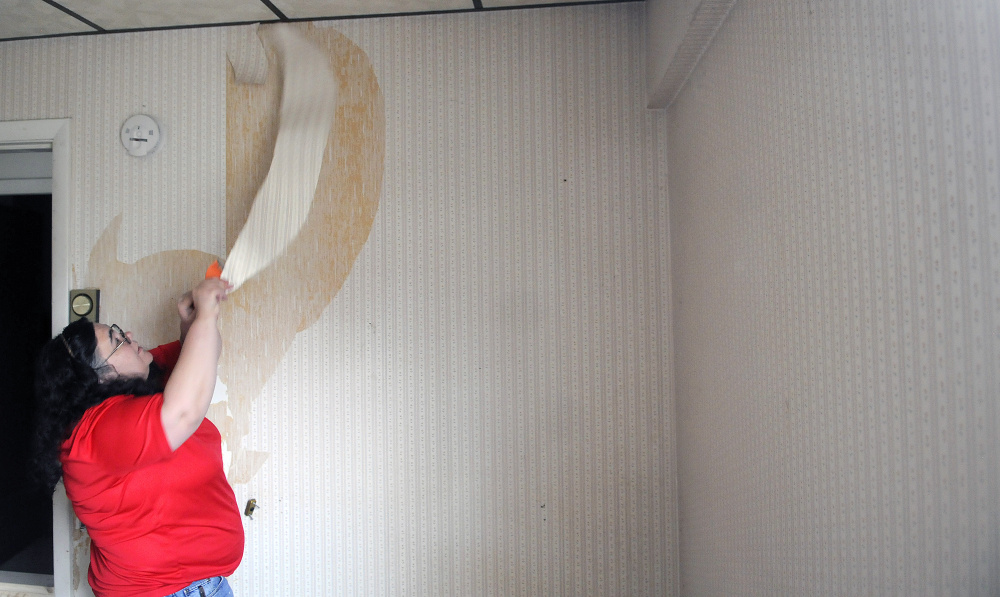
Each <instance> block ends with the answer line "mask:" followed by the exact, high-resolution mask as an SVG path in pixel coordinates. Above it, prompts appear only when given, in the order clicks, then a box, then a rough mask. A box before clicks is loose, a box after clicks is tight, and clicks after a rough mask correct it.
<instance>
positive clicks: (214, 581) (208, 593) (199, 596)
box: [166, 576, 233, 597]
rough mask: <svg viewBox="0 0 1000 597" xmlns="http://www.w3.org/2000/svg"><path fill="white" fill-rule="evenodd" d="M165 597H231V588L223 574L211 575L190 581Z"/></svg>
mask: <svg viewBox="0 0 1000 597" xmlns="http://www.w3.org/2000/svg"><path fill="white" fill-rule="evenodd" d="M166 597H233V589H232V588H231V587H230V586H229V581H227V580H226V579H225V577H223V576H213V577H212V578H206V579H205V580H199V581H195V582H193V583H191V584H190V585H188V586H187V587H186V588H183V589H181V590H180V591H177V592H176V593H171V594H169V595H167V596H166Z"/></svg>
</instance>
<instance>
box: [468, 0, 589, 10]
mask: <svg viewBox="0 0 1000 597" xmlns="http://www.w3.org/2000/svg"><path fill="white" fill-rule="evenodd" d="M482 2H483V8H505V7H508V6H541V5H542V4H568V3H570V2H572V3H573V4H577V3H580V2H593V3H597V2H607V0H482Z"/></svg>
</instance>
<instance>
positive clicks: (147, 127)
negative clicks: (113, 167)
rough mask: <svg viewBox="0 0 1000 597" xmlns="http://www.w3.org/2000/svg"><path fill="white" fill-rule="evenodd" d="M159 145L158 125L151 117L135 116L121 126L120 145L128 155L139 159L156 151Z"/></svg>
mask: <svg viewBox="0 0 1000 597" xmlns="http://www.w3.org/2000/svg"><path fill="white" fill-rule="evenodd" d="M159 144H160V125H158V124H156V121H155V120H153V117H152V116H147V115H145V114H136V115H135V116H131V117H129V119H128V120H126V121H125V124H123V125H122V145H124V146H125V151H127V152H128V154H129V155H134V156H136V157H141V156H144V155H147V154H150V153H153V150H154V149H156V148H157V147H158V146H159Z"/></svg>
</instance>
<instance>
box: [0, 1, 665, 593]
mask: <svg viewBox="0 0 1000 597" xmlns="http://www.w3.org/2000/svg"><path fill="white" fill-rule="evenodd" d="M642 14H643V9H642V6H641V5H636V4H631V3H630V4H623V5H608V6H597V7H575V8H559V9H539V10H532V11H517V12H505V13H489V14H462V15H443V16H424V17H406V18H397V19H372V20H359V21H344V22H338V23H336V24H334V26H333V28H334V29H336V31H337V32H339V33H336V35H340V34H343V35H344V36H346V39H348V40H349V42H350V43H351V44H353V45H356V46H357V47H358V48H359V51H360V52H361V54H358V55H357V56H356V58H355V59H351V60H353V61H362V62H363V61H364V60H367V61H370V64H371V65H372V69H373V72H374V75H375V77H376V78H377V85H378V87H379V88H380V90H381V93H382V95H383V97H384V117H385V132H384V135H385V137H384V151H385V154H384V160H385V162H384V175H383V177H382V179H381V180H380V181H379V182H381V194H380V196H379V198H378V211H377V213H375V214H374V225H373V227H372V228H371V232H370V235H369V236H368V237H367V241H364V240H363V239H362V242H363V243H364V244H363V248H362V249H361V251H360V253H359V254H358V256H357V261H356V262H355V263H354V266H353V269H351V270H350V274H349V275H347V276H346V280H344V282H343V287H342V288H340V290H339V292H337V294H336V296H335V297H334V298H333V302H332V303H331V304H330V305H329V307H327V308H326V309H324V310H321V312H320V313H319V314H318V319H316V320H315V322H314V323H312V324H309V323H308V322H306V323H302V322H299V323H296V327H297V329H302V331H300V332H298V333H297V334H296V335H295V336H294V340H292V341H291V344H290V348H288V350H287V352H284V350H282V349H281V348H280V347H275V348H274V349H271V348H268V347H269V346H270V342H271V340H272V338H273V337H274V336H275V335H278V334H282V333H285V330H284V329H281V330H279V329H276V328H277V327H278V326H275V325H261V324H260V323H259V322H250V323H248V324H247V326H249V328H246V327H241V329H240V330H238V331H236V330H234V331H232V332H230V331H229V330H227V332H226V341H227V343H226V349H225V350H226V352H227V353H228V354H230V355H236V356H237V357H238V356H239V355H240V354H242V353H241V351H243V350H244V349H243V348H242V347H241V344H243V343H244V342H257V343H259V346H261V347H262V348H263V350H264V351H265V352H268V351H270V352H268V355H267V359H268V360H269V362H272V363H274V366H275V371H274V373H273V375H271V376H270V377H269V378H268V379H267V380H266V383H264V385H263V388H262V389H261V390H260V391H259V392H258V395H257V396H255V397H254V398H253V401H252V406H251V408H250V409H249V419H248V420H249V429H248V430H247V431H246V435H245V436H242V437H243V439H242V440H241V441H242V443H243V446H244V447H245V448H246V449H247V450H252V451H254V452H255V453H260V454H264V455H266V457H265V458H263V460H262V462H261V463H260V466H259V468H257V469H256V470H255V471H252V472H251V474H249V475H248V476H247V477H246V478H243V479H241V481H245V482H239V483H237V484H236V491H237V496H238V499H239V500H240V501H241V503H242V502H244V501H245V500H246V499H248V498H250V497H254V498H256V499H257V501H258V503H259V504H260V505H261V508H260V510H258V512H257V514H256V515H255V517H254V520H253V521H249V520H247V521H246V528H247V548H246V556H245V559H244V563H243V565H242V566H241V567H240V569H239V571H237V573H236V574H235V575H234V577H233V579H232V581H233V584H234V585H235V587H236V589H237V593H238V594H241V595H264V594H270V593H278V592H286V593H290V594H313V595H333V594H361V595H367V594H373V593H376V594H407V593H408V594H424V595H442V594H522V595H534V594H650V595H653V594H655V595H661V594H673V593H674V592H675V583H676V579H677V563H676V552H675V544H676V522H675V521H676V513H675V505H676V503H675V493H676V492H675V488H674V482H673V477H674V468H673V458H674V452H673V438H672V423H671V412H672V408H671V404H670V398H669V394H670V377H669V371H670V366H669V365H670V356H669V351H670V344H669V305H668V304H667V302H666V301H665V300H664V297H666V296H669V292H670V286H669V277H668V271H667V263H668V262H669V255H668V239H667V210H666V204H665V191H666V169H665V154H664V149H665V139H664V136H663V134H664V130H665V124H666V120H665V117H664V115H663V114H660V113H656V112H650V111H647V110H645V109H644V105H645V90H644V86H643V81H644V75H645V70H644V65H643V59H642V49H643V42H642V39H643V25H642ZM326 26H328V25H324V27H326ZM232 31H234V30H231V29H230V30H227V29H211V30H197V31H191V32H170V33H153V34H141V35H123V36H111V37H99V38H77V39H60V40H47V41H44V42H13V43H8V44H0V69H3V70H2V71H0V74H2V76H3V79H2V80H3V81H4V87H3V89H2V90H0V119H4V120H9V119H20V118H43V117H53V116H55V115H59V116H67V115H68V116H71V117H73V118H74V143H75V145H74V154H73V155H74V174H73V176H74V180H75V181H77V182H78V183H79V186H80V188H81V190H82V191H85V192H81V193H80V194H79V195H76V196H75V197H74V209H73V221H74V227H73V230H74V238H73V239H72V243H71V244H72V247H74V249H73V255H72V262H73V263H74V265H75V267H76V268H77V269H78V275H79V276H80V279H81V281H83V280H85V279H86V272H85V271H84V269H85V267H86V264H87V263H88V259H89V258H90V254H91V249H92V248H93V247H95V246H96V244H97V241H98V238H99V236H100V235H101V233H102V232H103V231H105V230H111V229H110V228H109V226H111V225H113V224H114V218H115V217H116V216H117V215H118V214H119V213H121V214H122V218H121V222H120V232H119V234H120V236H119V240H118V241H117V243H116V244H117V255H118V257H117V258H118V259H119V260H120V261H122V262H123V263H125V264H128V263H134V262H136V261H138V260H139V259H142V258H144V257H148V256H153V255H155V254H157V253H162V252H164V251H170V250H179V251H189V252H196V251H199V252H204V253H213V254H221V253H222V252H223V251H224V247H225V244H226V224H225V219H226V218H225V216H226V214H225V212H224V211H223V209H224V207H223V206H224V201H223V200H222V197H223V196H224V195H223V194H222V193H223V191H224V183H223V181H224V179H225V159H226V156H225V155H224V153H223V151H224V147H225V142H224V137H223V135H224V130H223V129H222V128H215V127H216V126H217V125H216V123H218V125H220V126H221V125H222V124H223V123H224V122H225V114H224V113H222V115H221V116H222V117H221V118H219V116H220V112H221V111H222V110H223V107H224V97H223V95H222V94H223V93H224V91H223V90H224V89H225V85H226V70H225V69H226V63H225V56H224V51H225V46H226V44H227V36H228V35H229V34H230V33H231V32H232ZM122 49H126V50H128V51H127V52H121V50H122ZM78 55H82V56H83V57H81V58H75V56H78ZM150 55H156V56H170V58H169V60H168V59H166V58H162V59H160V60H161V62H163V63H167V62H169V63H170V65H175V64H192V65H193V66H192V67H190V69H189V70H180V69H178V68H176V67H173V66H172V69H168V70H163V71H162V72H165V73H167V74H166V75H164V80H156V81H155V85H156V86H157V87H156V88H157V89H159V90H160V91H159V92H157V93H156V94H153V93H151V94H149V97H148V98H147V96H146V95H145V94H142V93H139V92H136V91H134V90H133V89H134V88H128V89H130V90H132V91H130V92H129V95H127V96H123V95H122V94H121V91H119V88H120V86H119V85H118V82H119V79H127V77H125V76H124V75H120V73H119V71H121V70H126V71H128V72H134V71H136V70H137V69H141V68H142V66H141V64H140V65H136V64H135V63H137V62H138V63H143V62H144V60H152V59H151V58H142V57H143V56H150ZM12 64H16V66H11V65H12ZM352 64H354V63H353V62H352ZM95 65H98V66H95ZM164 66H166V64H164ZM349 66H350V65H348V67H349ZM64 68H65V69H67V71H69V70H72V72H64V71H63V69H64ZM345 68H347V67H345ZM81 69H84V70H91V71H96V72H95V73H94V77H95V78H96V79H97V80H99V81H105V82H104V83H102V84H100V85H98V86H96V87H94V86H93V85H92V84H85V81H86V79H85V78H83V77H79V78H76V79H74V76H71V75H75V73H76V72H77V71H79V70H81ZM105 71H111V72H105ZM39 73H41V74H39ZM67 78H69V80H71V81H73V80H75V81H77V82H76V83H72V84H71V85H70V87H69V88H66V89H64V87H65V86H66V83H65V80H66V79H67ZM8 82H9V83H10V84H9V85H8ZM53 94H58V95H64V96H67V97H65V99H63V100H61V101H63V102H64V104H53V103H52V102H54V100H52V99H51V96H52V95H53ZM163 97H168V98H169V97H174V98H177V100H178V101H179V100H181V99H184V98H186V99H184V103H186V105H187V106H188V108H187V111H180V110H178V109H177V107H176V106H177V103H176V102H169V101H163V100H162V98H163ZM151 98H152V99H151ZM154 99H155V100H156V101H158V102H159V103H157V104H156V105H155V106H150V105H147V106H145V107H143V106H142V104H143V103H147V104H149V102H151V101H153V100H154ZM132 104H135V106H134V107H133V105H132ZM194 105H197V106H198V107H199V110H198V111H196V112H192V106H194ZM139 109H142V110H143V111H147V112H149V113H152V114H154V115H157V116H160V119H161V123H163V124H164V125H165V126H164V128H165V129H166V131H167V134H166V136H165V145H164V147H163V148H161V150H158V152H157V154H154V156H151V157H152V158H154V159H155V158H156V156H157V155H161V154H160V151H163V152H164V153H163V154H162V155H161V157H164V158H168V157H169V154H168V153H166V152H167V151H168V150H169V149H170V148H171V146H172V144H178V149H179V150H181V149H182V151H178V155H177V156H175V158H174V159H175V160H177V161H176V162H175V163H173V164H167V163H157V162H155V161H154V160H149V161H146V162H142V163H134V162H128V161H127V160H126V158H125V156H124V151H122V152H121V153H122V157H121V158H120V159H119V158H118V156H117V154H115V153H114V152H116V151H118V149H119V148H118V147H115V146H114V143H117V138H116V137H115V131H116V130H117V129H116V127H117V126H118V125H119V124H120V121H121V120H123V119H124V118H125V117H126V116H128V115H129V114H130V113H131V112H133V111H139ZM119 112H120V114H119ZM182 114H183V115H184V117H183V118H181V117H180V116H181V115H182ZM78 121H79V124H77V123H78ZM171 123H173V124H171ZM105 129H107V135H105ZM196 131H197V132H196ZM105 137H107V140H102V139H105ZM202 137H207V139H203V138H202ZM179 139H183V141H179ZM196 139H197V140H196ZM199 144H200V145H199ZM105 145H107V146H105ZM78 148H79V149H78ZM206 148H214V150H210V149H206ZM98 149H101V151H100V152H99V151H97V150H98ZM210 151H211V152H210ZM188 152H196V153H197V155H198V158H197V159H196V160H195V161H196V162H197V163H192V164H188V163H187V159H188V155H189V153H188ZM204 152H210V153H207V154H206V153H204ZM369 157H370V155H369V154H364V153H363V154H362V158H363V159H368V158H369ZM230 158H232V156H230ZM129 159H131V158H129ZM146 169H148V170H155V171H156V172H157V174H156V176H159V177H160V183H161V184H160V186H159V187H156V190H155V192H154V196H153V197H152V198H148V197H146V198H144V197H142V196H141V195H140V193H139V191H138V187H136V186H127V187H123V188H119V187H117V186H113V185H111V183H110V182H109V181H118V180H123V181H124V180H127V179H129V178H130V177H131V178H134V177H135V176H136V175H138V174H139V173H140V172H144V171H145V170H146ZM192 173H197V174H198V175H199V176H200V178H199V179H198V184H200V185H203V186H200V187H199V188H198V192H197V193H195V194H194V195H193V196H192V194H190V193H185V192H184V189H186V188H187V187H178V186H177V185H186V184H189V176H191V175H192ZM95 180H96V181H100V182H99V183H98V182H94V181H95ZM361 182H362V183H363V181H361ZM116 184H117V182H116ZM121 184H122V185H133V184H134V183H133V182H122V183H121ZM364 184H368V183H364ZM203 212H205V213H211V214H212V216H211V218H206V217H205V216H203V215H202V214H203ZM164 214H168V215H169V216H170V217H169V218H164V217H163V215H164ZM356 215H357V214H353V213H352V214H351V217H356ZM345 217H346V216H345ZM164 220H165V221H168V222H170V224H169V225H162V224H161V223H160V222H161V221H164ZM189 226H191V227H195V228H197V230H194V231H192V230H188V227H189ZM202 228H204V234H202V232H201V230H202ZM196 235H200V236H196ZM230 240H231V239H230ZM112 244H115V243H112ZM288 267H289V268H291V267H293V266H292V265H289V266H288ZM348 268H349V269H350V266H348ZM289 273H290V277H295V276H294V274H292V272H291V271H289ZM345 275H346V274H345ZM279 278H280V277H279ZM279 278H276V279H275V280H273V281H271V282H268V284H270V285H271V288H272V290H273V291H274V295H275V296H284V295H283V294H282V293H283V292H285V291H286V290H287V289H285V288H284V287H283V286H282V284H283V283H282V281H281V280H280V279H279ZM241 290H242V289H241ZM157 298H159V297H157ZM237 299H238V297H237V296H235V295H234V297H233V300H237ZM149 300H151V301H152V300H154V299H153V298H152V297H151V298H150V299H149ZM279 302H280V303H281V304H279V305H277V306H276V307H274V308H276V309H294V306H293V305H290V304H289V301H279ZM164 304H165V307H166V308H169V299H167V298H164ZM104 308H105V312H107V313H109V317H113V318H116V319H123V323H125V324H127V325H129V326H130V327H135V328H139V329H140V331H141V327H142V326H143V324H145V323H147V322H145V321H134V320H131V319H130V318H129V317H128V315H129V313H130V311H129V307H128V306H127V305H104ZM132 313H138V311H132ZM142 317H143V318H149V316H142ZM282 325H284V324H282ZM234 334H235V335H239V336H240V337H241V338H243V340H241V341H240V342H233V338H234V337H235V335H234ZM216 414H218V413H216Z"/></svg>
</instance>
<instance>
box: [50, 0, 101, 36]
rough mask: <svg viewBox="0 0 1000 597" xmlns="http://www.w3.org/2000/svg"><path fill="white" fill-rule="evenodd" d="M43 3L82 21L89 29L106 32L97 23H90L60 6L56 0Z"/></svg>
mask: <svg viewBox="0 0 1000 597" xmlns="http://www.w3.org/2000/svg"><path fill="white" fill-rule="evenodd" d="M42 2H45V3H46V4H48V5H49V6H51V7H53V8H57V9H59V10H61V11H63V12H64V13H66V14H68V15H69V16H71V17H73V18H74V19H76V20H78V21H80V22H81V23H83V24H84V25H87V26H88V27H93V28H94V29H96V30H98V31H104V27H100V26H98V25H97V24H96V23H92V22H90V21H88V20H87V19H85V18H83V17H81V16H80V15H78V14H76V13H75V12H73V11H72V10H70V9H68V8H66V7H65V6H63V5H62V4H59V3H58V2H55V0H42Z"/></svg>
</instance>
